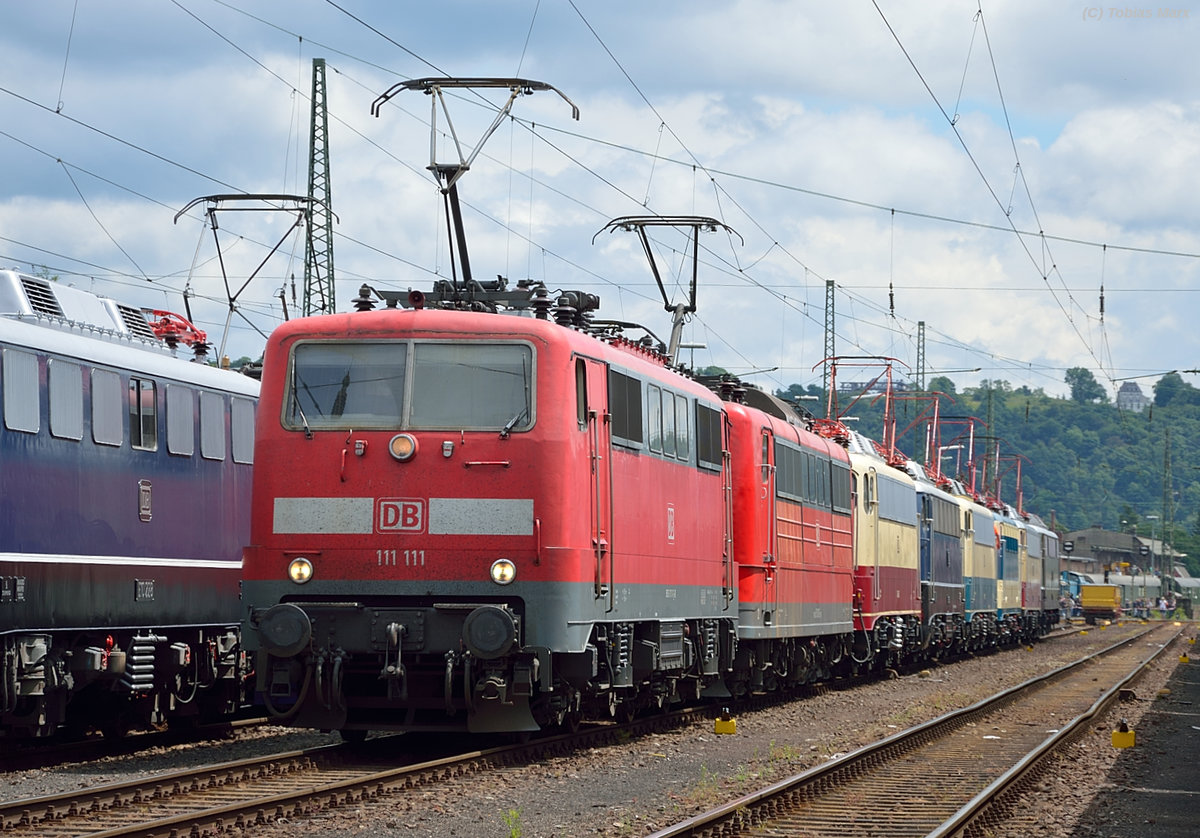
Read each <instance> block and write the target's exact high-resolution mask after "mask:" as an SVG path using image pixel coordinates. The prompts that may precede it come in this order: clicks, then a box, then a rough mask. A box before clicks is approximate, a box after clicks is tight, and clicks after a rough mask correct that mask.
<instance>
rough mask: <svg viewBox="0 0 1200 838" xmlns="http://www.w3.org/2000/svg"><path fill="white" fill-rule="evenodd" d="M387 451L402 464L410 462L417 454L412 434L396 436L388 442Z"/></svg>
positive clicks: (415, 441) (414, 438)
mask: <svg viewBox="0 0 1200 838" xmlns="http://www.w3.org/2000/svg"><path fill="white" fill-rule="evenodd" d="M388 451H389V452H390V453H391V455H392V456H393V457H395V458H396V459H397V460H399V461H400V462H402V463H403V462H404V461H406V460H411V459H412V458H413V455H414V454H416V453H417V438H416V437H414V436H413V435H412V434H396V435H395V436H394V437H392V439H391V441H390V442H388Z"/></svg>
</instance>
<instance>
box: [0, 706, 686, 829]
mask: <svg viewBox="0 0 1200 838" xmlns="http://www.w3.org/2000/svg"><path fill="white" fill-rule="evenodd" d="M708 715H709V710H708V709H707V708H691V709H685V710H678V711H673V712H670V713H663V714H661V715H657V716H650V717H647V718H641V719H637V720H635V721H633V722H632V723H629V724H624V725H616V724H607V725H606V724H600V725H593V726H588V727H585V728H584V729H581V730H580V731H579V732H577V733H574V734H564V735H559V736H551V737H547V738H543V739H536V740H533V741H531V742H526V743H519V744H507V745H498V746H497V747H494V748H488V749H485V750H471V751H465V752H464V751H463V750H462V749H461V747H458V746H459V745H461V742H459V741H458V740H457V739H456V738H453V737H452V738H449V739H447V738H445V737H441V738H438V737H431V736H423V735H419V734H410V735H407V736H382V737H378V738H374V739H368V740H367V741H366V742H362V743H356V744H341V745H326V746H322V747H318V748H309V749H304V750H298V751H290V752H287V753H277V754H272V755H269V756H265V757H256V758H251V759H244V760H238V761H235V762H227V763H222V764H220V765H210V766H205V767H201V768H197V769H188V770H184V771H178V772H172V773H167V774H156V775H154V776H152V777H148V778H142V779H139V780H134V781H130V782H122V783H113V784H109V785H104V786H100V787H97V788H93V789H85V790H77V791H71V792H66V793H62V794H56V795H50V796H46V797H38V798H29V799H25V800H17V801H11V802H7V803H0V834H2V835H3V836H5V838H9V837H10V836H13V838H16V836H26V835H37V836H39V838H67V836H94V838H114V836H146V837H147V838H148V836H158V838H170V836H188V838H199V836H204V835H217V834H223V833H227V832H228V831H229V830H231V829H233V830H242V829H250V828H253V826H255V825H256V824H262V823H267V822H270V821H273V820H276V819H279V818H289V819H295V818H302V817H305V816H307V815H310V814H312V813H314V812H316V811H319V810H322V809H326V808H333V807H337V806H343V805H346V804H350V803H357V802H360V801H364V800H370V799H373V798H375V797H379V796H381V795H386V794H388V793H391V792H395V791H401V790H410V789H413V788H418V787H421V786H424V785H427V784H432V783H437V782H440V781H443V780H445V779H447V778H451V777H464V776H471V775H473V774H477V773H479V774H482V773H485V772H487V771H490V770H493V769H494V768H496V767H499V766H506V765H518V764H528V763H531V762H535V761H538V760H543V759H547V758H549V757H552V756H561V755H562V754H565V753H570V752H573V751H575V750H576V749H579V748H587V747H603V746H605V745H611V744H613V743H615V742H617V741H620V740H623V739H626V738H628V737H629V736H631V735H632V736H637V735H642V734H645V733H648V732H651V731H654V730H662V729H665V728H670V727H677V726H681V725H687V724H691V723H694V722H696V721H697V720H698V719H700V718H706V717H707V716H708ZM431 756H432V757H434V758H432V759H431V758H430V757H431Z"/></svg>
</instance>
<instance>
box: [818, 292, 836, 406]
mask: <svg viewBox="0 0 1200 838" xmlns="http://www.w3.org/2000/svg"><path fill="white" fill-rule="evenodd" d="M835 325H836V321H835V318H834V314H833V280H832V279H827V280H825V364H824V366H823V368H822V370H821V396H822V398H824V399H825V400H826V402H828V401H829V364H830V363H831V361H830V360H829V359H830V358H832V357H833V356H834V355H836V354H837V352H836V351H835V347H834V341H833V334H834V331H833V330H834V326H835ZM830 418H834V417H830Z"/></svg>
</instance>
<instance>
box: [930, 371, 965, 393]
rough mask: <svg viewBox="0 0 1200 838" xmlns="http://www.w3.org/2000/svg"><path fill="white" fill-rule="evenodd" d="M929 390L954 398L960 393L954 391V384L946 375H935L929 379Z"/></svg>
mask: <svg viewBox="0 0 1200 838" xmlns="http://www.w3.org/2000/svg"><path fill="white" fill-rule="evenodd" d="M929 389H930V391H931V392H934V393H945V394H946V395H947V396H953V395H955V394H956V393H957V392H958V391H957V390H955V389H954V382H953V381H951V380H950V379H949V378H947V377H946V376H944V375H935V376H934V377H933V378H931V379H929Z"/></svg>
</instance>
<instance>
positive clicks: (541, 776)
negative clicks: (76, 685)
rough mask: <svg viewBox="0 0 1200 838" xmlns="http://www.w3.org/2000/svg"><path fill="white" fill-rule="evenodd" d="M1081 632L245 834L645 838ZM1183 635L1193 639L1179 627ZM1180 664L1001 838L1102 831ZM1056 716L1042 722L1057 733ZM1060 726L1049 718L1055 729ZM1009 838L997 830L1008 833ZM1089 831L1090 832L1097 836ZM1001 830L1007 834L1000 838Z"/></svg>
mask: <svg viewBox="0 0 1200 838" xmlns="http://www.w3.org/2000/svg"><path fill="white" fill-rule="evenodd" d="M1116 631H1117V630H1116V629H1115V628H1114V630H1113V631H1112V633H1108V632H1106V631H1104V630H1097V629H1092V630H1091V631H1089V632H1088V633H1087V634H1070V635H1066V636H1061V637H1052V638H1048V639H1046V640H1044V641H1043V642H1040V643H1037V644H1035V645H1034V646H1033V647H1032V648H1028V647H1018V648H1015V649H1011V650H1008V651H1003V652H998V653H995V654H989V655H985V656H983V657H979V658H971V659H967V660H962V661H959V662H956V663H952V664H947V665H944V666H936V667H931V668H929V669H926V670H922V671H921V672H919V673H914V674H909V675H901V676H898V677H894V678H891V679H886V680H877V681H874V682H869V683H863V684H858V685H855V686H852V687H849V688H846V689H831V690H828V691H825V692H823V693H821V694H819V695H815V696H811V697H809V698H805V699H802V700H798V701H795V702H791V703H789V704H786V705H783V706H778V707H775V708H772V709H770V710H763V711H757V712H750V713H745V714H743V715H741V716H739V717H737V719H736V728H737V732H736V733H735V734H733V735H719V734H716V733H715V732H714V730H713V725H712V723H711V722H709V723H705V724H696V725H691V726H689V727H684V728H679V729H677V730H673V731H671V732H668V733H662V734H654V735H650V736H646V737H641V738H637V739H631V740H629V741H627V742H624V743H622V744H618V745H612V746H606V747H602V748H593V749H589V750H586V751H581V752H579V753H575V754H572V755H570V756H564V757H556V758H553V759H550V760H548V761H546V762H544V763H540V764H536V765H527V766H520V767H510V768H501V769H498V770H495V771H493V772H490V773H488V774H486V775H476V776H473V777H469V778H464V779H460V780H449V781H446V782H445V783H443V784H441V785H439V786H437V787H436V788H432V789H416V790H413V791H409V792H405V793H397V794H393V795H389V796H386V797H383V798H380V799H378V800H375V801H371V802H366V803H360V804H354V805H352V806H343V807H339V808H336V809H328V810H324V811H321V812H319V813H317V814H315V815H313V816H311V817H309V818H305V819H301V820H292V821H287V822H276V823H274V824H270V825H266V826H256V827H255V828H254V829H253V835H254V836H255V838H297V836H308V835H313V836H315V835H320V836H326V837H327V838H350V836H383V838H401V836H402V837H403V838H425V836H429V838H447V837H448V836H453V838H497V836H499V837H500V838H518V836H519V838H574V836H581V835H605V836H644V835H649V834H651V833H653V832H655V831H657V830H659V829H662V828H664V827H667V826H669V825H671V824H673V823H676V822H678V821H680V820H682V819H684V818H686V817H689V816H691V815H695V814H698V813H700V812H703V811H707V810H708V809H710V808H713V807H714V806H716V805H719V804H720V803H723V802H726V801H729V800H733V799H736V798H737V797H740V796H742V795H744V794H747V793H749V792H751V791H754V790H756V789H759V788H762V787H764V786H766V785H769V784H770V783H772V782H775V781H778V780H781V779H784V778H786V777H789V776H791V775H793V774H798V773H800V772H802V771H804V770H806V769H808V768H811V767H813V766H815V765H818V764H819V763H821V762H823V761H826V760H829V759H831V758H833V757H835V756H838V755H840V754H843V753H848V752H850V751H852V750H854V749H856V748H859V747H862V746H863V745H867V744H870V743H871V742H875V741H877V740H879V739H882V738H884V737H886V736H889V735H891V734H893V733H895V732H897V731H899V730H902V729H904V728H907V727H911V726H912V725H915V724H919V723H921V722H924V721H928V720H930V719H933V718H936V717H938V716H940V715H942V714H944V713H946V712H948V711H950V710H955V709H958V708H961V707H966V706H968V705H970V704H973V703H975V702H976V701H978V700H980V699H982V698H985V697H987V696H988V695H991V694H993V693H995V692H998V691H999V690H1001V689H1003V688H1005V687H1007V686H1013V685H1016V684H1019V683H1021V682H1023V681H1025V680H1027V679H1029V678H1031V677H1033V676H1035V675H1039V674H1043V673H1045V672H1048V671H1050V670H1053V669H1056V668H1058V667H1060V666H1063V665H1065V664H1067V663H1070V662H1072V661H1074V660H1077V659H1078V658H1080V657H1082V656H1084V655H1085V654H1088V653H1089V652H1091V651H1094V650H1096V649H1098V648H1101V647H1103V646H1106V645H1109V643H1111V642H1112V640H1114V639H1115V637H1114V635H1115V633H1116ZM1188 634H1189V635H1190V636H1194V635H1195V630H1194V628H1189V629H1188ZM1177 664H1178V656H1177V655H1176V654H1170V653H1168V654H1165V655H1163V656H1160V658H1159V660H1158V661H1157V662H1156V663H1154V664H1152V665H1151V666H1150V667H1148V668H1147V669H1146V671H1145V674H1144V675H1143V676H1142V678H1141V680H1140V681H1139V683H1138V684H1137V686H1136V687H1135V690H1134V692H1135V697H1134V698H1132V699H1131V700H1129V701H1126V702H1122V703H1120V704H1118V705H1117V706H1116V707H1115V708H1114V709H1113V710H1112V711H1111V712H1110V714H1109V718H1107V719H1104V720H1102V721H1099V722H1097V723H1095V725H1094V726H1093V729H1092V730H1091V731H1090V732H1089V733H1088V734H1087V735H1086V736H1084V737H1082V738H1080V739H1078V740H1077V741H1076V742H1075V743H1074V744H1072V745H1071V746H1070V751H1069V753H1068V754H1066V755H1065V756H1063V757H1055V758H1053V759H1052V761H1051V762H1050V763H1049V765H1048V766H1047V768H1046V770H1045V771H1043V772H1042V774H1041V775H1040V777H1039V778H1038V780H1037V781H1036V782H1035V783H1033V784H1032V789H1031V791H1029V792H1028V793H1027V795H1026V798H1025V799H1024V800H1023V801H1022V805H1021V806H1020V807H1019V808H1020V811H1021V816H1020V817H1019V818H1015V819H1014V822H1013V824H1012V827H1011V828H1012V830H1013V831H1012V835H1013V836H1021V838H1030V836H1038V837H1039V838H1068V836H1080V838H1082V836H1084V835H1087V836H1092V835H1104V834H1105V833H1104V832H1103V831H1102V827H1101V826H1100V825H1098V824H1093V823H1089V822H1088V820H1087V817H1088V807H1089V804H1090V803H1091V802H1092V799H1093V797H1094V796H1095V794H1096V793H1097V790H1098V789H1101V788H1102V787H1103V784H1104V782H1105V778H1106V776H1107V774H1108V770H1109V768H1110V767H1111V766H1112V763H1113V762H1114V761H1115V759H1116V754H1117V753H1118V752H1117V750H1116V749H1114V748H1113V747H1112V744H1111V730H1112V729H1113V727H1114V726H1115V725H1116V723H1117V722H1118V721H1119V720H1120V719H1121V718H1124V719H1125V720H1126V722H1127V723H1128V724H1130V725H1132V726H1135V727H1136V725H1137V722H1138V720H1139V719H1140V718H1141V715H1142V713H1143V712H1144V711H1145V709H1146V707H1148V706H1149V704H1150V703H1151V702H1152V701H1153V700H1154V699H1155V696H1156V693H1157V691H1158V690H1159V689H1161V687H1162V686H1163V684H1165V683H1166V680H1167V678H1168V676H1169V675H1170V673H1171V671H1173V669H1174V667H1175V666H1176V665H1177ZM1052 721H1055V720H1048V723H1049V722H1052ZM1065 721H1066V720H1059V721H1058V723H1059V724H1061V723H1065ZM335 741H338V738H337V736H336V734H332V735H331V734H321V733H318V732H312V731H290V730H285V729H281V728H263V729H259V730H258V731H257V732H256V733H255V734H253V735H250V736H242V737H239V738H238V739H237V740H236V741H227V742H215V743H207V744H203V745H190V746H175V747H170V748H156V749H152V750H149V751H146V752H141V753H138V754H136V755H134V756H129V757H119V758H116V757H114V758H111V759H103V760H97V761H95V762H90V763H85V764H80V765H71V766H60V767H56V768H54V769H53V770H49V771H23V772H7V773H5V774H4V775H3V776H4V789H3V791H2V792H0V795H2V796H3V798H4V799H6V800H17V799H22V798H26V797H35V796H38V795H46V794H52V793H55V792H60V791H68V790H71V789H77V788H84V787H95V786H99V785H103V784H106V783H112V782H120V781H124V780H128V779H131V778H133V777H137V776H145V775H148V774H154V773H159V772H166V771H172V770H178V769H181V768H185V767H189V766H194V765H203V764H211V763H216V762H224V761H228V760H234V759H240V758H244V757H249V756H253V755H257V754H266V753H270V752H274V751H278V750H284V749H299V748H307V747H314V746H317V745H322V744H328V743H332V742H335ZM1006 829H1007V827H1006ZM1097 829H1100V831H1096V830H1097ZM997 835H998V836H1001V838H1002V836H1003V835H1004V833H1003V832H1001V833H997Z"/></svg>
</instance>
